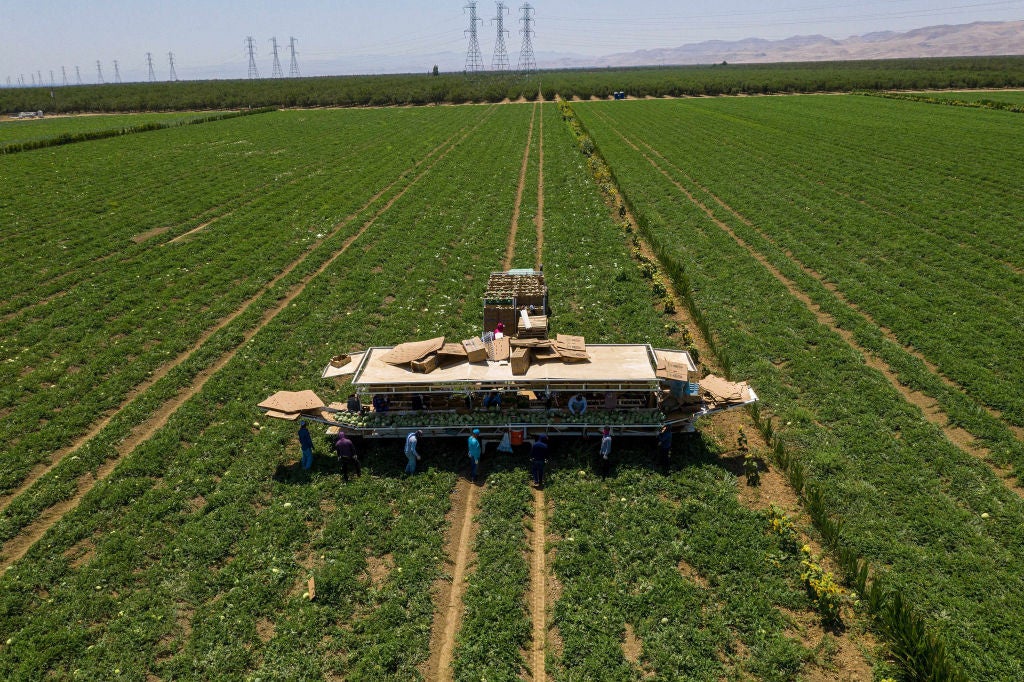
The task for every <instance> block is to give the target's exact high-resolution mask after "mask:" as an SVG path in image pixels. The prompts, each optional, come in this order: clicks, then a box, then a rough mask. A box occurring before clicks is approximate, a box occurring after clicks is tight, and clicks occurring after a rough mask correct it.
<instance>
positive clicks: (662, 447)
mask: <svg viewBox="0 0 1024 682" xmlns="http://www.w3.org/2000/svg"><path fill="white" fill-rule="evenodd" d="M671 455H672V430H671V429H669V428H668V424H665V425H663V426H662V427H661V432H660V433H659V434H658V459H659V460H660V462H661V466H662V467H664V468H666V469H667V468H668V465H669V459H670V457H671Z"/></svg>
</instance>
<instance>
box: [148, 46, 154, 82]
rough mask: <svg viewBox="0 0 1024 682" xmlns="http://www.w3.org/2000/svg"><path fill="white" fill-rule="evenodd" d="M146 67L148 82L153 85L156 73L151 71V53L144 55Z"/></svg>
mask: <svg viewBox="0 0 1024 682" xmlns="http://www.w3.org/2000/svg"><path fill="white" fill-rule="evenodd" d="M146 66H148V67H149V82H150V83H153V82H155V81H156V72H155V71H153V53H152V52H147V53H146Z"/></svg>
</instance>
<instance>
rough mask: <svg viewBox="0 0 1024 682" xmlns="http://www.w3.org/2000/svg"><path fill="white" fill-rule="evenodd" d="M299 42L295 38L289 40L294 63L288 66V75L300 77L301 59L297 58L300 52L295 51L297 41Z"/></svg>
mask: <svg viewBox="0 0 1024 682" xmlns="http://www.w3.org/2000/svg"><path fill="white" fill-rule="evenodd" d="M296 42H298V41H297V40H295V38H292V39H291V40H289V41H288V46H289V49H291V51H292V63H291V66H289V67H288V77H289V78H298V77H299V60H298V59H296V58H295V56H296V55H297V54H298V52H296V51H295V43H296Z"/></svg>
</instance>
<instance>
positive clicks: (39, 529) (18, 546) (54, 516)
mask: <svg viewBox="0 0 1024 682" xmlns="http://www.w3.org/2000/svg"><path fill="white" fill-rule="evenodd" d="M483 120H485V119H481V121H480V122H479V123H477V125H476V126H473V128H471V129H470V130H469V131H466V132H464V134H463V135H462V136H461V137H460V138H459V139H458V140H457V141H455V142H454V143H452V144H451V145H450V146H449V147H448V148H447V149H445V150H444V151H443V152H442V153H440V154H439V155H438V156H437V158H435V159H433V161H431V163H430V164H429V165H428V166H427V168H425V169H424V170H423V171H421V172H420V173H419V175H417V176H416V177H415V178H413V179H412V180H411V181H409V183H408V184H407V185H406V186H405V187H403V188H402V190H401V191H399V192H398V193H397V194H395V196H393V197H391V198H390V199H389V200H388V201H387V203H385V204H384V205H383V206H382V207H381V208H380V209H378V210H377V211H376V212H375V213H374V214H373V216H372V217H371V218H370V219H369V220H367V221H366V222H365V223H363V225H362V226H361V227H360V228H359V231H358V232H356V233H355V234H354V235H352V236H351V237H349V238H348V239H346V240H345V242H344V243H343V244H342V245H341V247H340V248H339V249H338V250H337V251H335V252H334V253H333V254H332V255H331V256H330V257H329V258H328V259H327V260H326V261H324V263H323V264H321V265H320V267H319V268H317V269H316V270H315V271H313V272H312V273H310V274H308V275H306V276H305V277H303V278H302V279H301V280H300V281H299V282H297V283H296V284H295V285H294V286H292V288H291V289H289V291H288V293H287V294H285V296H284V297H282V298H281V299H280V300H279V301H278V302H277V304H276V305H274V307H272V308H270V309H268V310H267V311H266V312H264V313H263V316H262V317H261V318H260V321H259V322H258V323H257V324H256V326H254V327H252V328H251V329H249V330H248V331H246V332H245V333H244V334H243V336H242V342H241V343H239V344H238V345H237V346H235V348H234V349H232V350H230V351H228V352H227V353H225V354H224V355H222V356H221V357H220V358H218V359H217V361H216V362H214V363H213V364H212V365H210V366H209V367H208V368H207V369H205V370H203V371H202V372H200V373H199V374H198V375H196V378H195V379H193V381H192V384H191V385H190V386H189V387H188V388H187V389H186V390H184V391H182V392H180V393H179V394H178V395H177V396H176V397H175V398H173V399H172V400H170V401H169V402H168V403H165V404H164V405H163V406H161V408H160V409H159V411H158V413H157V415H158V416H154V417H151V418H150V419H149V420H147V421H146V422H143V423H142V424H139V425H138V426H136V427H135V428H133V429H132V432H131V435H129V437H128V438H126V439H125V440H124V441H123V442H122V443H121V444H120V445H119V446H118V448H117V455H116V456H115V457H112V458H111V459H109V460H108V461H106V462H104V464H103V465H102V466H101V467H100V469H99V470H98V471H97V473H96V476H95V478H93V480H92V481H91V482H90V481H88V480H87V479H88V476H84V477H82V478H81V479H79V486H78V491H77V492H76V493H75V495H74V497H72V498H70V499H69V500H66V501H64V502H60V503H58V504H56V505H54V506H52V507H50V508H49V509H47V510H46V511H45V512H44V513H43V514H41V515H40V517H39V519H38V520H37V521H35V522H34V523H32V524H31V525H29V526H27V527H26V528H24V529H23V530H22V531H21V532H20V533H19V534H18V535H17V536H15V537H14V538H12V539H11V540H10V541H8V542H7V543H6V544H5V545H4V547H3V549H2V550H0V557H2V559H0V570H3V569H5V568H7V567H8V566H10V565H11V564H13V563H14V562H15V561H17V560H18V559H20V558H21V557H23V556H24V555H25V553H26V552H27V551H28V550H29V548H30V547H31V546H32V545H33V544H35V543H36V541H38V540H39V538H41V537H42V536H43V535H44V534H45V533H46V531H47V530H49V529H50V527H51V526H53V525H54V524H55V523H57V521H59V520H60V519H61V518H63V517H64V515H65V514H66V513H67V512H68V511H70V510H71V509H73V508H74V507H76V506H77V505H78V502H79V501H80V500H81V499H82V498H83V497H84V496H85V495H86V494H88V492H89V491H90V490H92V488H93V487H94V486H95V485H96V483H98V482H99V481H102V480H103V479H104V478H106V476H108V475H109V474H110V473H111V472H112V471H113V470H114V468H115V467H116V466H117V465H118V464H119V463H120V462H121V460H122V459H123V458H124V457H125V456H126V455H127V454H128V453H130V452H131V451H132V450H134V449H135V448H136V447H137V446H138V445H139V444H141V443H143V442H145V441H146V440H148V439H149V438H151V437H152V436H153V434H155V433H156V432H157V431H158V430H159V429H160V428H162V427H163V426H164V425H165V424H166V423H167V422H168V420H169V419H170V418H171V417H172V416H173V415H174V413H175V412H176V411H177V409H178V408H179V407H181V406H182V405H184V404H185V402H187V401H188V400H189V399H190V398H192V397H193V396H194V395H196V394H197V393H199V391H201V390H202V388H203V386H205V385H206V382H207V381H208V380H209V379H210V378H211V377H213V376H214V375H215V374H216V373H217V372H218V371H220V370H221V369H222V368H223V367H224V366H225V365H227V364H228V362H230V361H231V360H232V359H233V358H234V357H235V355H237V354H238V352H239V351H240V350H241V349H242V347H243V346H244V345H245V344H246V343H247V342H248V341H249V340H250V339H252V338H253V337H254V336H255V335H256V334H257V333H258V332H259V331H260V330H262V329H263V328H264V327H266V326H267V324H269V323H270V321H271V320H273V319H274V318H275V317H277V315H278V314H279V313H281V311H283V310H284V309H285V308H287V307H288V305H289V304H291V302H292V301H293V300H295V298H297V297H298V296H299V295H300V294H301V293H302V292H303V291H305V289H306V286H307V285H308V284H309V283H310V282H311V281H312V280H314V279H315V278H316V277H318V276H319V275H320V274H322V273H323V272H324V271H325V270H327V268H329V267H330V266H331V265H332V264H333V263H334V262H335V261H336V260H337V259H338V258H340V257H341V256H342V255H344V254H345V252H346V251H348V249H349V247H350V246H351V245H352V244H353V243H354V242H355V241H356V240H357V239H359V237H361V236H362V235H363V234H364V233H365V232H366V231H367V230H368V229H370V227H371V226H372V225H373V224H374V223H376V222H377V219H378V218H380V216H381V215H383V214H384V213H385V212H386V211H387V210H388V209H390V208H391V206H393V205H394V203H395V202H396V201H398V200H399V199H401V198H402V197H403V196H405V194H406V192H408V191H409V190H410V189H411V188H412V187H413V186H414V185H416V184H417V183H418V182H419V181H420V180H421V179H422V178H423V177H424V176H425V175H426V174H427V173H429V172H430V171H431V169H432V168H433V167H434V166H435V165H436V164H437V163H438V162H440V161H441V160H442V159H444V158H445V157H446V156H447V155H448V153H449V152H451V150H452V149H454V148H455V147H456V146H458V145H459V144H460V143H461V142H462V141H463V140H465V139H466V138H467V137H468V136H469V135H470V134H472V132H473V131H474V130H476V129H477V128H478V127H479V126H480V125H481V124H482V122H483ZM458 135H459V133H455V135H453V136H452V137H450V138H448V140H447V141H446V142H445V143H444V144H442V145H439V146H438V147H437V149H435V151H437V150H440V149H442V148H443V147H444V146H445V144H448V142H451V140H452V139H453V138H454V137H456V136H458ZM432 153H433V152H432ZM424 161H426V159H424ZM424 161H421V162H419V163H417V164H416V165H417V166H419V165H421V164H422V163H423V162H424ZM414 168H415V166H414ZM403 177H404V174H403ZM397 182H398V181H397V180H396V181H395V183H392V184H391V185H389V188H390V187H393V186H394V185H395V184H397ZM385 191H387V190H386V189H385V190H381V192H378V193H377V194H376V195H375V196H374V199H371V200H370V201H369V202H367V204H366V205H367V206H369V205H371V204H372V203H373V201H375V200H376V199H378V198H380V197H381V196H382V195H383V194H384V192H385ZM357 215H358V213H355V214H352V215H351V216H349V218H347V219H346V221H343V222H342V223H339V225H338V226H336V229H335V230H334V231H333V232H332V234H335V233H336V232H337V231H338V230H339V229H341V227H342V226H344V225H345V224H346V223H347V222H349V221H351V220H352V219H353V218H354V217H356V216H357ZM325 239H326V237H325ZM308 253H309V251H307V256H308ZM304 259H305V257H304V258H303V259H300V260H299V261H297V262H294V263H292V264H291V265H290V266H289V268H288V270H287V272H282V273H280V274H278V275H277V276H276V277H275V278H274V280H273V281H272V282H271V283H270V284H268V285H267V287H266V288H265V290H269V289H270V288H271V287H272V286H273V284H274V283H276V282H278V281H280V280H281V279H282V278H283V277H284V276H285V275H286V274H287V273H288V272H291V271H292V270H294V269H295V268H296V267H297V266H298V265H299V264H300V263H301V262H302V260H304ZM261 293H262V292H261ZM257 298H259V295H257V296H256V297H254V298H252V299H250V301H249V303H248V304H247V305H246V306H245V308H243V309H241V310H238V311H236V312H235V313H234V314H233V316H232V318H231V319H234V318H236V317H238V316H239V315H241V314H242V313H243V312H245V309H247V308H248V307H249V305H251V304H252V303H254V302H255V300H256V299H257ZM228 322H230V320H229V321H228ZM228 322H224V323H223V324H222V325H221V327H223V326H226V325H227V324H228ZM210 335H212V332H211V334H210ZM207 338H209V335H208V336H207ZM200 345H201V344H200ZM179 364H180V363H179ZM168 371H169V370H168ZM152 381H155V380H152ZM122 409H123V408H122ZM114 416H115V415H111V416H109V417H108V418H106V420H105V422H106V423H109V422H110V420H111V419H113V417H114ZM104 425H105V424H104ZM98 432H99V429H96V433H98ZM94 435H95V434H94ZM85 440H88V439H82V440H81V442H80V443H79V444H78V446H75V447H79V446H80V445H81V444H82V443H84V442H85ZM73 449H74V448H72V449H70V450H69V451H68V452H65V453H63V455H62V458H63V457H64V456H66V455H67V454H69V452H71V451H73ZM54 466H56V463H53V464H51V465H49V468H51V469H52V468H53V467H54ZM44 473H45V472H44ZM37 478H38V477H37ZM24 489H25V486H22V487H21V488H20V489H19V490H22V491H23V490H24ZM12 499H13V496H12ZM7 503H8V504H9V503H10V500H8V502H7Z"/></svg>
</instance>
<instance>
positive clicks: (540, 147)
mask: <svg viewBox="0 0 1024 682" xmlns="http://www.w3.org/2000/svg"><path fill="white" fill-rule="evenodd" d="M539 124H540V127H539V130H538V131H537V134H538V138H537V216H536V217H535V218H534V219H533V223H534V225H536V226H537V260H536V261H535V264H534V268H535V269H537V270H540V268H541V265H542V264H543V262H544V261H543V257H544V105H543V104H542V105H541V107H540V120H539Z"/></svg>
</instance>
